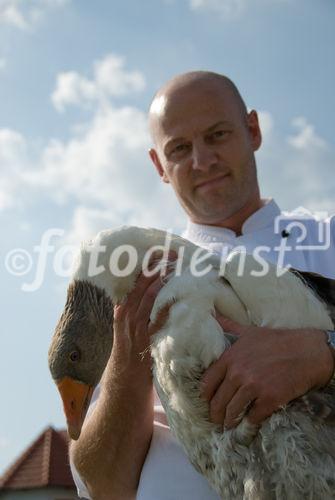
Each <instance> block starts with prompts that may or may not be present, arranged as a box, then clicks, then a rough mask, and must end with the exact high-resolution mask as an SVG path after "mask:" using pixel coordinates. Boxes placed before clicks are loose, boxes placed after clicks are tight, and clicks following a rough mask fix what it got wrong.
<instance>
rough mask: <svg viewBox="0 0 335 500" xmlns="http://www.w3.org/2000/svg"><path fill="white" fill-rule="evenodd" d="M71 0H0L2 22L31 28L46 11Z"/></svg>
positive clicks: (20, 27)
mask: <svg viewBox="0 0 335 500" xmlns="http://www.w3.org/2000/svg"><path fill="white" fill-rule="evenodd" d="M69 1H71V0H0V24H7V25H9V26H12V27H15V28H18V29H20V30H29V29H31V28H32V27H33V26H34V25H35V24H36V22H37V21H39V20H40V19H41V18H42V17H43V15H44V14H45V12H46V11H47V10H49V9H51V8H58V7H62V6H64V5H65V4H67V3H68V2H69Z"/></svg>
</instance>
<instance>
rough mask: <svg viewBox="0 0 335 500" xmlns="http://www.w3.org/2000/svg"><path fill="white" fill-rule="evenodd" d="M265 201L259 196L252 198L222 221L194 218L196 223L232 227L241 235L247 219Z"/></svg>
mask: <svg viewBox="0 0 335 500" xmlns="http://www.w3.org/2000/svg"><path fill="white" fill-rule="evenodd" d="M264 203H265V202H264V201H263V200H262V199H261V198H260V197H258V198H257V199H255V200H252V201H251V202H249V203H246V204H245V205H244V206H243V207H242V208H241V209H240V210H239V211H238V212H236V213H235V214H233V215H232V216H231V217H228V218H227V219H223V220H222V221H219V222H215V223H210V222H200V221H195V220H192V219H191V220H192V222H195V223H196V224H204V225H206V226H214V227H223V228H226V229H231V230H232V231H234V232H235V233H236V236H240V235H241V234H242V226H243V224H244V223H245V221H246V220H247V219H248V218H249V217H250V216H251V215H252V214H254V213H255V212H257V210H259V209H260V208H262V207H263V206H264Z"/></svg>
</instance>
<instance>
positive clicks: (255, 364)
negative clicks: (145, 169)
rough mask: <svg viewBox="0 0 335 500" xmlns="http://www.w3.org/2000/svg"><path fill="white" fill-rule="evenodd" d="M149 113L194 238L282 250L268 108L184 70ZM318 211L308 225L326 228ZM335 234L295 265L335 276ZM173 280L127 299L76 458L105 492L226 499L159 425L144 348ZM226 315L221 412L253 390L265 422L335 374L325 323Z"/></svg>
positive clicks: (160, 498) (140, 284) (213, 410)
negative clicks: (255, 322) (289, 325)
mask: <svg viewBox="0 0 335 500" xmlns="http://www.w3.org/2000/svg"><path fill="white" fill-rule="evenodd" d="M149 119H150V130H151V134H152V138H153V142H154V147H153V148H152V149H151V150H150V157H151V159H152V161H153V163H154V165H155V167H156V170H157V172H158V174H159V175H160V177H161V178H162V180H163V182H166V183H169V184H171V186H172V188H173V189H174V191H175V193H176V195H177V198H178V200H179V202H180V203H181V205H182V207H183V208H184V210H185V212H186V214H187V216H188V219H189V224H188V229H187V231H186V237H189V238H190V239H192V240H193V241H194V242H196V243H198V244H200V245H201V244H203V246H207V247H209V248H212V249H214V250H215V251H222V252H224V250H226V249H228V250H229V249H230V248H232V247H233V246H234V245H235V244H236V243H237V241H238V240H239V241H238V242H241V241H242V242H243V243H244V244H245V246H246V248H247V249H248V251H252V250H254V249H255V247H256V246H257V245H265V244H269V245H270V247H269V248H270V250H269V253H268V258H269V260H273V261H274V260H275V252H274V244H273V243H274V242H277V243H279V244H281V243H280V242H279V240H280V239H281V238H282V237H283V236H281V235H280V234H278V235H276V236H275V235H274V231H273V219H274V215H275V214H277V215H280V212H278V208H276V206H275V204H274V202H269V203H266V201H265V200H262V199H261V197H260V191H259V186H258V181H257V172H256V162H255V156H254V153H255V151H256V150H257V149H258V148H259V147H260V145H261V132H260V128H259V124H258V117H257V113H256V112H255V111H251V112H250V113H248V112H247V109H246V106H245V104H244V102H243V100H242V98H241V96H240V94H239V92H238V90H237V89H236V87H235V85H234V84H233V83H232V82H231V81H230V80H229V79H228V78H226V77H223V76H221V75H217V74H214V73H208V72H192V73H186V74H184V75H180V76H178V77H176V78H174V79H172V80H171V81H170V82H168V83H167V84H166V85H165V86H164V87H163V88H162V89H160V91H159V92H158V93H157V94H156V96H155V98H154V100H153V103H152V105H151V108H150V116H149ZM277 212H278V213H277ZM269 221H270V224H268V222H269ZM313 222H315V221H311V222H308V224H309V226H310V227H311V230H312V232H313V234H314V233H315V224H314V225H313ZM329 228H330V222H329ZM333 234H334V231H333ZM283 235H284V237H287V236H289V232H287V234H286V233H283ZM278 238H279V240H278ZM311 238H312V239H313V238H314V237H313V236H312V237H311ZM270 240H271V241H270ZM332 244H333V247H332V248H330V251H328V252H327V253H326V254H325V253H324V254H323V255H322V256H321V257H320V258H317V259H315V258H314V257H313V258H310V259H309V257H308V255H307V254H305V253H302V252H300V253H299V252H297V251H293V252H292V256H290V259H291V260H292V263H293V264H294V267H298V268H300V269H305V270H310V271H314V272H319V273H321V274H326V275H327V274H328V276H330V275H331V274H332V273H333V274H334V270H332V269H334V266H333V267H332V268H331V259H333V258H334V253H333V248H334V243H332ZM211 245H212V247H211ZM306 255H307V256H306ZM171 258H173V256H171ZM306 259H307V260H306ZM308 259H309V260H308ZM300 260H303V262H301V266H299V265H297V264H299V261H300ZM161 286H162V284H161V280H160V278H159V276H157V275H155V276H153V277H150V278H148V277H145V276H144V275H141V276H140V277H139V279H138V281H137V285H136V288H135V289H134V290H133V291H132V292H131V294H130V295H129V297H128V299H127V301H126V303H124V304H122V305H119V306H116V308H115V319H114V335H115V341H114V347H113V352H112V355H111V358H110V361H109V363H108V365H107V368H106V371H105V375H104V379H103V382H102V384H101V392H100V395H99V398H98V400H97V402H96V405H95V408H94V411H93V412H92V413H91V415H90V417H89V418H88V419H87V422H86V424H85V426H84V428H83V432H82V435H81V437H80V439H79V441H78V442H76V443H73V445H72V447H71V457H72V461H73V463H74V465H75V467H76V469H77V471H78V472H79V474H80V476H81V478H82V479H83V480H84V482H85V484H86V487H87V490H88V492H89V493H90V495H91V497H92V498H93V499H98V500H105V499H106V500H107V499H108V500H112V499H122V500H127V499H132V498H135V497H137V498H139V499H143V500H172V499H182V500H187V499H192V500H196V499H199V500H200V499H204V498H206V499H207V498H208V499H209V498H213V499H215V498H217V496H216V495H215V493H213V492H212V490H210V488H209V486H208V485H207V484H206V482H205V480H204V479H203V478H202V477H201V476H199V475H198V474H197V473H196V472H195V471H194V470H193V469H192V467H191V466H190V464H189V463H188V461H187V458H186V456H184V455H183V452H182V450H181V449H180V447H178V444H177V443H176V442H174V441H173V438H172V437H171V436H170V435H169V431H168V429H167V428H166V427H165V428H164V432H163V431H162V429H161V428H160V427H159V426H158V425H153V420H154V414H153V389H152V379H151V370H150V358H149V356H147V358H146V359H144V361H142V360H141V358H140V356H139V353H141V352H143V351H145V349H146V348H147V347H148V345H149V342H150V335H152V334H153V333H154V332H156V331H157V330H158V329H159V328H160V326H161V325H162V324H163V323H164V320H165V317H166V313H167V311H165V313H164V314H162V315H161V316H160V318H159V320H158V323H157V324H155V325H153V324H151V323H150V320H149V316H150V311H151V308H152V305H153V302H154V300H155V297H156V295H157V293H158V291H159V289H160V287H161ZM217 319H218V321H219V322H220V324H221V326H222V327H223V328H224V329H225V330H228V331H231V332H234V333H236V334H237V335H238V336H239V339H238V340H237V341H236V343H235V344H234V345H233V346H232V347H231V349H229V350H228V351H227V352H225V353H224V354H223V355H222V356H221V358H220V359H219V360H218V361H217V362H215V363H213V365H212V366H211V367H210V368H209V369H208V370H207V371H206V373H205V374H204V376H203V379H202V394H203V397H204V398H206V399H207V400H208V402H209V405H210V415H211V419H212V420H213V422H217V423H222V424H223V425H224V426H225V427H227V428H230V427H232V426H234V425H237V423H238V421H239V415H240V414H241V413H243V411H244V409H245V408H246V406H247V405H249V403H250V401H251V402H252V405H251V407H250V409H249V411H248V418H249V419H250V421H251V422H253V423H256V424H259V423H261V422H262V421H263V420H264V419H265V418H267V417H268V416H270V415H271V414H272V413H273V412H274V411H276V410H277V409H278V408H279V407H280V406H281V405H284V404H286V403H288V402H289V401H291V400H292V399H294V398H296V397H298V396H300V395H302V394H304V393H305V392H307V391H308V390H309V389H311V388H312V387H317V386H324V385H326V384H327V382H328V381H329V380H330V378H331V377H332V374H333V371H334V359H333V355H332V351H331V349H330V348H329V346H328V345H327V342H326V336H325V333H324V332H322V331H319V330H307V329H306V330H284V329H282V330H275V329H273V330H270V329H267V328H256V327H242V326H240V325H238V324H236V323H233V322H232V321H230V320H228V319H226V318H217ZM163 427H164V426H163ZM171 464H172V465H171ZM174 464H177V466H175V467H173V465H174ZM171 467H172V468H171ZM78 483H79V479H78ZM83 494H84V493H83ZM86 496H87V495H86ZM87 497H88V496H87ZM88 498H89V497H88Z"/></svg>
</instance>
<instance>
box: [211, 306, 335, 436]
mask: <svg viewBox="0 0 335 500" xmlns="http://www.w3.org/2000/svg"><path fill="white" fill-rule="evenodd" d="M216 319H217V321H218V322H219V324H220V325H221V327H222V328H223V330H224V331H225V332H227V333H232V334H234V335H237V336H238V339H237V341H236V342H235V343H234V344H233V345H232V347H231V348H229V349H228V350H227V351H225V352H224V353H223V354H222V356H221V357H220V358H219V359H218V360H217V361H216V362H214V363H213V364H212V365H211V366H210V367H209V368H208V370H206V372H205V374H204V376H203V378H202V384H201V385H202V395H203V397H204V398H205V399H207V400H208V401H209V402H210V416H211V420H212V421H213V422H214V423H218V424H223V425H224V426H225V427H226V428H231V427H235V426H236V425H237V424H238V423H239V422H240V420H241V418H242V417H243V416H244V414H245V413H246V412H247V414H248V420H249V421H250V423H253V424H256V425H258V424H260V423H261V422H262V421H263V420H265V419H266V418H267V417H269V416H271V415H272V413H274V412H275V411H276V410H278V409H279V408H280V407H281V406H283V405H285V404H287V403H289V402H290V401H292V400H293V399H295V398H297V397H299V396H301V395H303V394H305V393H306V392H307V391H309V390H310V389H312V388H316V387H322V386H324V385H326V384H327V382H328V381H329V379H330V378H331V376H332V374H333V370H334V360H333V357H332V354H331V352H330V349H329V348H328V346H327V344H326V341H325V333H324V332H323V331H321V330H315V329H294V330H293V329H291V330H288V329H270V328H261V327H254V326H248V327H247V326H242V325H239V324H238V323H236V322H234V321H232V320H229V319H227V318H224V317H223V316H219V315H218V316H217V318H216Z"/></svg>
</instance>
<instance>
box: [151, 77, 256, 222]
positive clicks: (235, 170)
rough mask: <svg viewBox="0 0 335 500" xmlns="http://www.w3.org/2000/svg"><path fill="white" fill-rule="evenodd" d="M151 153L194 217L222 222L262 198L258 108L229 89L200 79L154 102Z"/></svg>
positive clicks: (158, 169) (183, 204)
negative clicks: (257, 161)
mask: <svg viewBox="0 0 335 500" xmlns="http://www.w3.org/2000/svg"><path fill="white" fill-rule="evenodd" d="M152 118H153V120H152V125H153V127H152V128H153V134H154V139H155V143H156V149H153V150H151V151H150V156H151V159H152V160H153V162H154V163H155V166H156V169H157V171H158V173H159V174H160V176H161V177H162V180H163V181H164V182H168V183H170V184H171V185H172V187H173V189H174V191H175V193H176V195H177V197H178V199H179V201H180V203H181V204H182V206H183V208H184V209H185V211H186V212H187V214H188V215H189V217H190V219H191V220H192V221H194V222H198V223H202V224H220V223H221V222H223V220H225V219H228V218H230V217H232V216H234V214H236V213H237V212H239V211H240V210H241V209H242V208H243V207H245V206H246V205H248V204H250V203H252V202H253V201H255V200H256V198H257V199H258V198H259V191H258V183H257V175H256V164H255V158H254V151H255V150H256V149H258V148H259V146H260V143H261V135H260V130H259V126H258V120H257V114H256V112H254V111H252V112H251V113H249V115H248V114H247V113H246V112H245V111H243V109H242V106H241V103H240V102H239V101H238V99H237V97H236V95H235V94H234V93H233V92H232V91H231V90H230V89H225V88H223V89H222V87H219V86H218V85H215V84H214V85H213V84H210V85H206V84H205V85H204V84H202V85H200V86H195V85H193V86H191V87H190V88H186V89H185V88H184V89H180V90H179V91H174V93H172V95H169V94H167V96H166V98H164V97H163V98H161V99H160V100H159V101H158V102H156V110H155V109H154V112H153V116H152Z"/></svg>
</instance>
